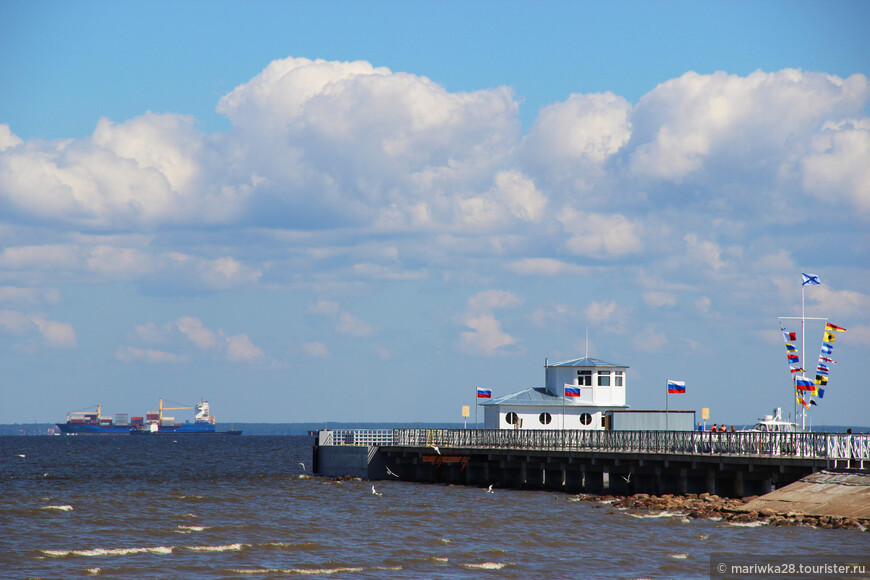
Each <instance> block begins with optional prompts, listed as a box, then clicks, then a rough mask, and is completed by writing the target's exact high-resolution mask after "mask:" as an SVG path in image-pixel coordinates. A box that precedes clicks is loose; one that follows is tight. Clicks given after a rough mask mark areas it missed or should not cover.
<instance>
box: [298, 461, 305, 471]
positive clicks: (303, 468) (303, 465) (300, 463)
mask: <svg viewBox="0 0 870 580" xmlns="http://www.w3.org/2000/svg"><path fill="white" fill-rule="evenodd" d="M299 465H301V466H302V471H305V464H304V463H302V462H301V461H300V462H299Z"/></svg>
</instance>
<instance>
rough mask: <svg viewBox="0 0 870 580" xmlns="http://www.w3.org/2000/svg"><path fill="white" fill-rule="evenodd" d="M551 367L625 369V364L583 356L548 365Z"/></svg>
mask: <svg viewBox="0 0 870 580" xmlns="http://www.w3.org/2000/svg"><path fill="white" fill-rule="evenodd" d="M548 366H551V367H616V368H620V369H627V368H628V366H627V365H618V364H615V363H609V362H606V361H603V360H601V359H598V358H592V357H583V358H575V359H572V360H566V361H564V362H560V363H555V364H551V365H548Z"/></svg>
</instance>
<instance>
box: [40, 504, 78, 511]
mask: <svg viewBox="0 0 870 580" xmlns="http://www.w3.org/2000/svg"><path fill="white" fill-rule="evenodd" d="M39 509H41V510H57V511H59V512H71V511H72V509H73V506H71V505H45V506H42V507H41V508H39Z"/></svg>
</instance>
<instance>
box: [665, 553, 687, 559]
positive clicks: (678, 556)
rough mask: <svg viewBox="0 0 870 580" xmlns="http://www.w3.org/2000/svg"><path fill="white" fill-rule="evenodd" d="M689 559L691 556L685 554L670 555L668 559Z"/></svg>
mask: <svg viewBox="0 0 870 580" xmlns="http://www.w3.org/2000/svg"><path fill="white" fill-rule="evenodd" d="M688 557H689V555H688V554H685V553H683V554H668V558H673V559H674V560H685V559H686V558H688Z"/></svg>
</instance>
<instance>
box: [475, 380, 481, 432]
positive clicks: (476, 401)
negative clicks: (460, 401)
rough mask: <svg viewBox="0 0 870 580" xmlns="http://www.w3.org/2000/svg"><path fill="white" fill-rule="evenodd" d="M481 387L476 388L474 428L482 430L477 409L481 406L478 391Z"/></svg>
mask: <svg viewBox="0 0 870 580" xmlns="http://www.w3.org/2000/svg"><path fill="white" fill-rule="evenodd" d="M479 388H480V387H474V428H475V429H480V422H479V421H478V420H477V409H478V407H479V406H480V397H478V396H477V389H479Z"/></svg>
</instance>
